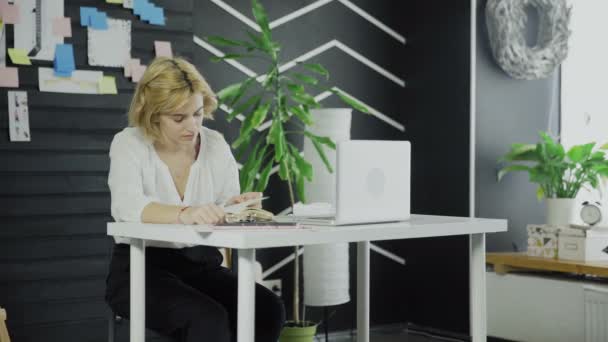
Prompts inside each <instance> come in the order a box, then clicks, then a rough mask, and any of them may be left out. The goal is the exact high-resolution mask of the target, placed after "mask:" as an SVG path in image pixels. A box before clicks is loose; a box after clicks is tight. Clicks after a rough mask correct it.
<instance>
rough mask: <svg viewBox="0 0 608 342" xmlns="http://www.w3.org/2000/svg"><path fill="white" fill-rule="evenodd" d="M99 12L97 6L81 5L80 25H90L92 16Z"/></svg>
mask: <svg viewBox="0 0 608 342" xmlns="http://www.w3.org/2000/svg"><path fill="white" fill-rule="evenodd" d="M95 13H97V9H96V8H95V7H80V26H89V25H90V24H91V16H93V15H95Z"/></svg>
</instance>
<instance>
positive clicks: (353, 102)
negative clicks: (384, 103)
mask: <svg viewBox="0 0 608 342" xmlns="http://www.w3.org/2000/svg"><path fill="white" fill-rule="evenodd" d="M331 92H332V93H334V94H336V95H338V97H339V98H340V99H341V100H342V102H344V103H346V104H347V105H349V106H351V107H353V108H354V109H356V110H358V111H360V112H363V113H368V114H369V109H367V107H366V106H364V105H363V104H361V103H359V101H357V100H355V99H353V98H351V97H350V96H347V95H346V94H344V93H342V92H341V91H338V90H335V89H332V90H331Z"/></svg>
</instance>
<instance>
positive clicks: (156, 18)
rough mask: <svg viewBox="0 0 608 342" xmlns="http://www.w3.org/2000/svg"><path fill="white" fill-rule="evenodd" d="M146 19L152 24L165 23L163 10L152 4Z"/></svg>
mask: <svg viewBox="0 0 608 342" xmlns="http://www.w3.org/2000/svg"><path fill="white" fill-rule="evenodd" d="M149 14H150V17H149V18H148V21H149V22H150V24H154V25H163V26H164V25H165V10H164V9H163V8H162V7H156V6H154V7H153V8H152V9H151V10H150V13H149Z"/></svg>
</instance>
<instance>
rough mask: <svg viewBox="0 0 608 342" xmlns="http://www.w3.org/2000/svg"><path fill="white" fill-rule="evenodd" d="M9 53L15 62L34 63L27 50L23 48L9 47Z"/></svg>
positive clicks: (22, 63)
mask: <svg viewBox="0 0 608 342" xmlns="http://www.w3.org/2000/svg"><path fill="white" fill-rule="evenodd" d="M8 55H9V57H10V58H11V61H13V64H21V65H32V62H30V58H29V57H28V56H27V52H25V50H23V49H8Z"/></svg>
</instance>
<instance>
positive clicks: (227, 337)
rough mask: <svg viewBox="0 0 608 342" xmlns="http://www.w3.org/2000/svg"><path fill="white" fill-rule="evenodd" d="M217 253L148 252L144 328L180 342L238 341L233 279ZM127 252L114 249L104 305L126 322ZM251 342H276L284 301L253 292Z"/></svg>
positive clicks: (258, 289) (195, 249)
mask: <svg viewBox="0 0 608 342" xmlns="http://www.w3.org/2000/svg"><path fill="white" fill-rule="evenodd" d="M221 263H222V255H221V253H220V252H219V251H218V249H217V248H213V247H204V246H197V247H192V248H184V249H169V248H155V247H148V248H146V327H147V328H150V329H152V330H155V331H157V332H160V333H162V334H164V335H170V336H173V337H174V339H175V340H176V341H180V342H207V341H209V342H230V341H236V318H237V293H238V283H237V276H236V274H235V273H233V272H231V271H230V270H229V269H227V268H225V267H222V266H221ZM129 268H130V266H129V246H128V245H124V244H116V245H114V252H113V255H112V261H111V263H110V271H109V274H108V277H107V282H106V283H107V288H106V301H107V302H108V304H109V305H110V307H111V308H112V310H114V313H116V314H117V315H119V316H121V317H125V318H128V317H129V300H130V298H129V282H130V277H129ZM255 303H256V305H255V341H256V342H276V341H278V338H279V334H280V331H281V328H282V326H283V323H284V321H285V308H284V305H283V302H282V300H281V299H280V298H279V297H277V296H276V295H275V294H274V293H273V292H272V291H270V290H268V289H267V288H265V287H264V286H262V285H260V284H256V287H255Z"/></svg>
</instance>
